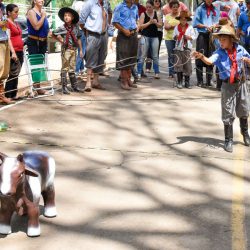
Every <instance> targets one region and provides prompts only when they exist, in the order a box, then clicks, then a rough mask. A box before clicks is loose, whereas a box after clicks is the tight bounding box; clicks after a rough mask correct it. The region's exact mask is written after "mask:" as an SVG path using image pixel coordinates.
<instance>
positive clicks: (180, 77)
mask: <svg viewBox="0 0 250 250" xmlns="http://www.w3.org/2000/svg"><path fill="white" fill-rule="evenodd" d="M176 75H177V88H178V89H182V82H183V73H182V72H177V73H176Z"/></svg>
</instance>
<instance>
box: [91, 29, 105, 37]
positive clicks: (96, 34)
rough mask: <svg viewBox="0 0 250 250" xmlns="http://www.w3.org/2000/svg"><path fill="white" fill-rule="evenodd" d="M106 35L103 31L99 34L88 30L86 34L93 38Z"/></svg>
mask: <svg viewBox="0 0 250 250" xmlns="http://www.w3.org/2000/svg"><path fill="white" fill-rule="evenodd" d="M106 33H107V31H104V32H102V33H101V34H100V33H97V32H93V31H90V30H87V34H90V35H95V36H103V35H105V34H106Z"/></svg>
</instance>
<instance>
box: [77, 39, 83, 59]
mask: <svg viewBox="0 0 250 250" xmlns="http://www.w3.org/2000/svg"><path fill="white" fill-rule="evenodd" d="M77 41H78V46H79V49H80V57H81V58H83V53H82V41H81V38H78V40H77Z"/></svg>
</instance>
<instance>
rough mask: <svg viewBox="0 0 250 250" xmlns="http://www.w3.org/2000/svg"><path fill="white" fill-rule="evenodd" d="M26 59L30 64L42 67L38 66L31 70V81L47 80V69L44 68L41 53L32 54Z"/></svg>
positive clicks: (43, 58) (43, 59)
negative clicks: (38, 66)
mask: <svg viewBox="0 0 250 250" xmlns="http://www.w3.org/2000/svg"><path fill="white" fill-rule="evenodd" d="M28 60H29V63H30V65H31V66H35V65H41V64H43V65H44V67H40V68H37V69H32V70H31V76H32V80H33V82H45V81H48V77H47V70H46V68H45V57H44V55H42V54H33V55H29V56H28Z"/></svg>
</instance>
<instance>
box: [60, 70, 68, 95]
mask: <svg viewBox="0 0 250 250" xmlns="http://www.w3.org/2000/svg"><path fill="white" fill-rule="evenodd" d="M61 83H62V92H63V94H65V95H70V91H69V89H68V87H67V84H68V82H67V77H66V72H62V73H61Z"/></svg>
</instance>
